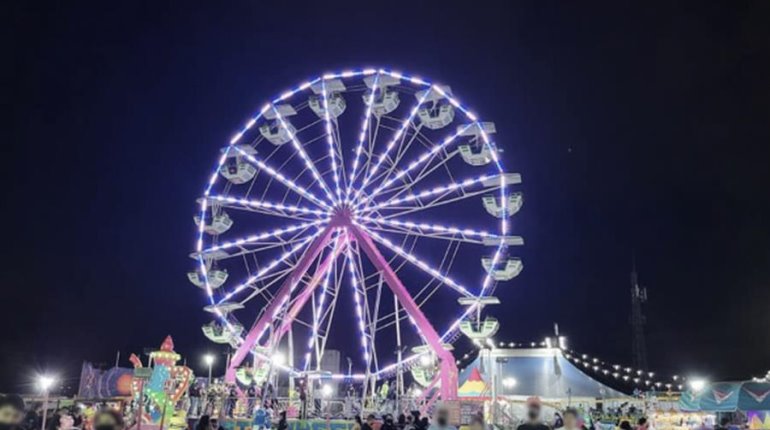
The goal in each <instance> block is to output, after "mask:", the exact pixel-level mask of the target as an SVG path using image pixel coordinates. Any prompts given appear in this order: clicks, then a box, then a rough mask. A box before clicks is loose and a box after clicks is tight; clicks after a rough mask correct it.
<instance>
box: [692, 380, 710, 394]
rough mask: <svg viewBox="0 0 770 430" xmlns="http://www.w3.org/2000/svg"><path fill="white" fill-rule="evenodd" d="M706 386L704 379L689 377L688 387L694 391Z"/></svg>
mask: <svg viewBox="0 0 770 430" xmlns="http://www.w3.org/2000/svg"><path fill="white" fill-rule="evenodd" d="M705 387H706V381H705V380H703V379H690V388H692V390H693V391H694V392H696V393H697V392H700V390H702V389H704V388H705Z"/></svg>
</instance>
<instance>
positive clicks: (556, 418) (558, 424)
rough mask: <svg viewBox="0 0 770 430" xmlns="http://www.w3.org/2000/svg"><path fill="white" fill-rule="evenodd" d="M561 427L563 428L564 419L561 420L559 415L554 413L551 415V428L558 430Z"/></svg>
mask: <svg viewBox="0 0 770 430" xmlns="http://www.w3.org/2000/svg"><path fill="white" fill-rule="evenodd" d="M565 413H566V412H565ZM562 427H564V418H562V417H561V414H559V412H558V411H556V412H555V413H554V414H553V428H555V429H560V428H562Z"/></svg>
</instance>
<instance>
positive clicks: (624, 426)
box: [618, 420, 633, 430]
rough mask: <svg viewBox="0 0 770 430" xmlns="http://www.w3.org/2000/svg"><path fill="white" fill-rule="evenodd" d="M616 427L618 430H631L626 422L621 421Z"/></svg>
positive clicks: (629, 424)
mask: <svg viewBox="0 0 770 430" xmlns="http://www.w3.org/2000/svg"><path fill="white" fill-rule="evenodd" d="M618 427H620V430H633V429H632V428H631V423H630V422H628V420H623V421H621V422H620V425H619V426H618Z"/></svg>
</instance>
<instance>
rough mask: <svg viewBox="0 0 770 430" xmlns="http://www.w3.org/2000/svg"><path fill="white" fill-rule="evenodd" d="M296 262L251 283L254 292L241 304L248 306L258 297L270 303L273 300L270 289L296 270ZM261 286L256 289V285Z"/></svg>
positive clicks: (242, 300) (241, 301)
mask: <svg viewBox="0 0 770 430" xmlns="http://www.w3.org/2000/svg"><path fill="white" fill-rule="evenodd" d="M296 265H297V264H296V262H294V263H293V264H287V267H286V268H285V269H283V270H279V271H277V272H272V273H268V274H266V275H264V276H262V277H260V278H258V279H255V280H254V282H252V283H251V285H250V288H251V289H252V290H253V291H252V292H251V293H250V294H249V295H248V296H246V297H245V298H243V299H241V300H240V303H241V304H246V303H248V302H249V301H251V300H252V299H254V297H256V296H262V297H263V298H264V299H265V300H266V301H270V300H272V299H273V296H272V295H271V294H270V287H272V286H273V285H275V284H276V283H277V282H279V281H280V280H281V279H283V277H284V276H286V275H288V274H289V273H291V271H292V270H294V266H296ZM257 283H258V284H260V286H259V287H256V286H255V284H257Z"/></svg>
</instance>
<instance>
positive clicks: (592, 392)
mask: <svg viewBox="0 0 770 430" xmlns="http://www.w3.org/2000/svg"><path fill="white" fill-rule="evenodd" d="M495 366H497V368H496V370H495ZM495 371H496V372H497V374H496V378H497V379H498V381H500V382H499V383H498V384H497V386H498V395H502V396H525V397H526V396H540V397H542V398H546V399H564V398H591V399H600V398H626V397H628V396H627V395H625V394H623V393H621V392H619V391H617V390H614V389H612V388H610V387H608V386H606V385H604V384H602V383H601V382H599V381H597V380H595V379H593V378H591V377H590V376H588V375H586V374H585V373H583V372H582V371H581V370H580V369H579V368H578V367H576V366H575V365H574V364H572V363H571V362H570V361H569V360H567V359H566V358H565V357H564V355H563V354H562V351H561V350H560V349H558V348H527V349H519V348H515V349H513V348H512V349H507V348H499V349H493V350H491V351H490V350H485V351H483V353H481V354H480V355H479V357H477V358H476V359H475V360H474V361H473V362H471V363H470V364H469V365H468V366H467V367H466V368H465V369H463V370H462V371H461V372H460V377H459V380H460V390H459V393H458V394H459V395H460V396H461V397H463V396H464V397H478V396H480V397H487V396H489V395H490V390H489V388H488V387H489V383H490V382H491V380H492V378H491V376H492V374H493V372H495ZM476 377H478V378H480V379H482V380H483V381H486V382H487V384H486V385H487V388H486V390H485V391H484V392H482V393H481V394H476V393H475V391H474V392H471V391H470V390H467V391H468V394H466V393H464V392H463V387H464V386H465V385H466V384H467V383H468V381H472V380H473V379H474V378H476ZM506 379H508V380H510V381H515V384H513V383H507V384H506V383H505V381H506Z"/></svg>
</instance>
